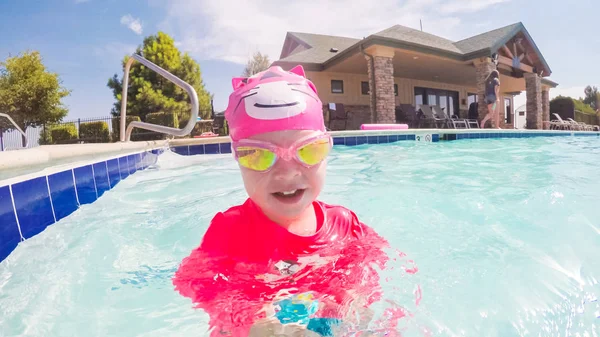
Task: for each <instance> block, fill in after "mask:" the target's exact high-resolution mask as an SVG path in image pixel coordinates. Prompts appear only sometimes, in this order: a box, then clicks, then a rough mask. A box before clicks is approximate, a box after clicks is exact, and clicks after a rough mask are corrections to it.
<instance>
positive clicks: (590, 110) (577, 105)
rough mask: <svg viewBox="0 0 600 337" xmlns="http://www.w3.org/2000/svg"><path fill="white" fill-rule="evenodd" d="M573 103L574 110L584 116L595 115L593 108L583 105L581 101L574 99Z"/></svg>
mask: <svg viewBox="0 0 600 337" xmlns="http://www.w3.org/2000/svg"><path fill="white" fill-rule="evenodd" d="M573 103H575V110H579V111H581V112H583V113H584V114H588V115H596V111H594V108H592V107H591V106H589V105H587V104H585V103H583V102H582V101H580V100H578V99H574V100H573Z"/></svg>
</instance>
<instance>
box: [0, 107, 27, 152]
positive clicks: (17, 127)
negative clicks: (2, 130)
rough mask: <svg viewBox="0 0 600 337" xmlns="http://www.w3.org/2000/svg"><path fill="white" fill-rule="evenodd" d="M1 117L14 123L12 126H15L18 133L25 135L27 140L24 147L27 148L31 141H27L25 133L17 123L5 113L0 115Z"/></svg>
mask: <svg viewBox="0 0 600 337" xmlns="http://www.w3.org/2000/svg"><path fill="white" fill-rule="evenodd" d="M0 117H6V118H7V119H8V120H9V121H10V122H11V123H12V125H14V126H15V128H16V129H17V131H19V132H20V133H21V135H23V139H25V145H24V146H23V147H24V148H26V147H27V145H28V144H29V140H28V139H27V135H26V134H25V132H23V130H21V128H20V127H19V126H18V125H17V123H15V121H14V120H13V119H12V118H11V117H10V116H9V115H7V114H5V113H0ZM3 150H4V149H3Z"/></svg>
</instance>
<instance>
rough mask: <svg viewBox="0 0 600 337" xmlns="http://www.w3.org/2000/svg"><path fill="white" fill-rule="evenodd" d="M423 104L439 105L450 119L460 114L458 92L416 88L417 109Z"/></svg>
mask: <svg viewBox="0 0 600 337" xmlns="http://www.w3.org/2000/svg"><path fill="white" fill-rule="evenodd" d="M423 104H427V105H437V106H439V107H440V108H442V109H443V110H444V111H445V112H446V113H447V114H448V116H450V117H452V116H453V115H458V113H459V107H458V92H457V91H450V90H442V89H432V88H419V87H415V108H416V109H417V110H418V109H419V108H420V107H421V105H423Z"/></svg>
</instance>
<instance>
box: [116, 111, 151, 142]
mask: <svg viewBox="0 0 600 337" xmlns="http://www.w3.org/2000/svg"><path fill="white" fill-rule="evenodd" d="M134 121H138V122H139V121H141V119H140V117H139V116H127V117H125V130H127V127H128V126H129V123H131V122H134ZM112 128H113V130H112V141H113V142H118V141H120V140H121V137H120V135H121V117H114V118H113V119H112ZM142 131H145V130H140V129H138V128H134V129H133V131H132V132H131V140H140V139H137V138H136V137H137V134H139V133H140V132H142Z"/></svg>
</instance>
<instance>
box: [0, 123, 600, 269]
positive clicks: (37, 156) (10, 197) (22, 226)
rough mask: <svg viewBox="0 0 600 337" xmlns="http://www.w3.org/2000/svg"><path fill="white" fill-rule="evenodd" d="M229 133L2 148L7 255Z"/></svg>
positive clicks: (2, 235) (415, 136)
mask: <svg viewBox="0 0 600 337" xmlns="http://www.w3.org/2000/svg"><path fill="white" fill-rule="evenodd" d="M332 135H333V140H334V146H358V145H362V144H386V143H395V142H401V141H416V142H427V143H429V142H431V143H436V142H440V141H457V140H467V139H469V140H470V139H482V138H485V139H493V138H496V139H499V138H531V137H579V136H581V137H600V132H582V131H548V130H493V129H481V130H480V129H470V130H469V129H467V130H454V129H450V130H443V129H418V130H411V129H408V130H390V131H380V130H377V131H363V130H360V131H335V132H332ZM230 144H231V143H230V139H229V137H215V138H191V139H176V140H171V141H168V142H167V141H162V142H160V141H159V142H130V143H114V144H81V145H50V146H43V147H40V148H34V149H27V150H18V151H10V152H0V262H2V261H3V260H5V259H6V258H7V257H8V256H9V255H10V253H11V252H12V251H13V250H14V249H16V248H17V246H18V244H19V243H20V242H23V241H25V240H27V239H29V238H31V237H33V236H35V235H37V234H39V233H41V232H43V231H44V230H45V229H46V227H48V226H51V225H53V224H55V223H57V222H58V221H60V220H61V219H63V218H65V217H67V216H69V215H70V214H72V213H73V212H75V211H76V210H77V209H78V208H79V207H80V206H81V205H85V204H90V203H93V202H94V201H96V200H98V198H100V197H102V195H103V194H104V193H106V192H107V191H109V190H111V189H113V188H114V187H115V186H117V184H118V183H119V182H120V181H122V180H124V179H126V178H127V177H128V176H130V175H132V174H135V173H136V172H137V171H141V170H145V169H146V168H148V167H149V166H151V165H153V164H155V163H156V161H157V160H158V156H160V154H162V153H163V152H164V151H165V150H168V149H169V148H170V150H172V151H173V152H175V153H178V154H180V155H185V156H189V155H210V154H225V153H231V145H230Z"/></svg>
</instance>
